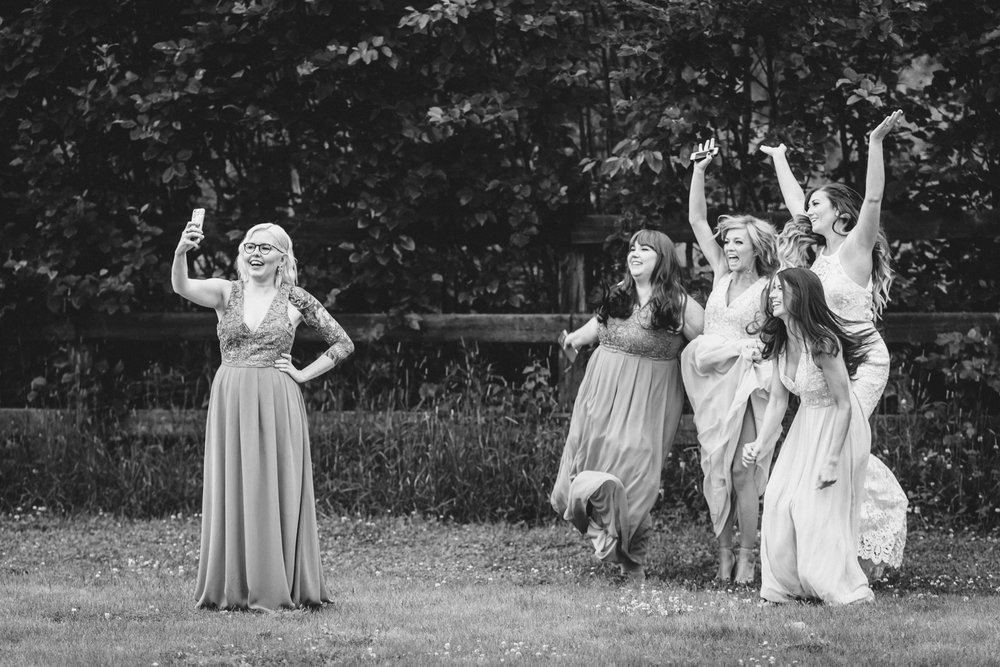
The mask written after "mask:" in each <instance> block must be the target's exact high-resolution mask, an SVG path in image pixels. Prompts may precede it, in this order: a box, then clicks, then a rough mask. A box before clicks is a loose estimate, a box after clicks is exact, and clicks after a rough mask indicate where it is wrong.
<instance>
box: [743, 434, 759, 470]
mask: <svg viewBox="0 0 1000 667" xmlns="http://www.w3.org/2000/svg"><path fill="white" fill-rule="evenodd" d="M759 453H760V442H758V441H757V440H754V441H752V442H748V443H747V444H745V445H743V456H742V462H743V467H744V468H746V467H749V466H751V465H753V464H754V463H756V462H757V454H759Z"/></svg>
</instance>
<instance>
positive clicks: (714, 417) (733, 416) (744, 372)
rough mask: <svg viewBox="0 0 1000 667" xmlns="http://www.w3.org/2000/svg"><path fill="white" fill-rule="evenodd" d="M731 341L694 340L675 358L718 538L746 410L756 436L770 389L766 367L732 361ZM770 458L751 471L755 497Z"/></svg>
mask: <svg viewBox="0 0 1000 667" xmlns="http://www.w3.org/2000/svg"><path fill="white" fill-rule="evenodd" d="M732 346H733V344H732V341H730V340H728V339H725V338H723V337H721V336H716V335H714V334H703V335H701V336H698V337H697V338H695V339H694V340H693V341H691V343H690V344H688V346H687V347H686V348H684V352H683V353H682V354H681V374H682V375H683V378H684V388H685V390H686V391H687V395H688V400H689V401H690V402H691V407H692V409H693V410H694V425H695V428H696V429H697V430H698V443H699V445H700V452H701V469H702V472H703V473H704V475H705V479H704V482H703V485H702V490H703V492H704V494H705V501H706V502H707V504H708V510H709V514H710V516H711V519H712V529H713V530H714V531H715V535H716V536H718V535H719V534H720V533H721V532H722V529H723V527H724V526H725V525H726V520H727V519H728V517H729V514H730V512H731V510H732V501H733V462H734V461H735V459H736V457H738V456H740V452H738V451H737V450H738V447H737V445H738V444H739V438H740V431H741V430H742V428H743V418H744V416H745V414H746V411H747V409H748V408H752V409H753V417H754V422H755V424H756V428H757V433H759V432H760V427H761V423H762V421H763V419H764V409H765V408H766V407H767V397H768V390H769V389H770V383H771V369H772V367H773V364H772V363H771V362H770V361H767V362H758V363H754V362H753V361H751V360H750V359H747V358H744V357H741V356H732V354H731V352H729V350H731V348H732ZM770 468H771V453H770V452H769V453H768V454H767V455H766V456H763V457H761V458H759V459H757V462H756V464H755V466H754V469H753V476H754V486H755V488H756V489H757V496H758V497H759V496H761V495H762V494H763V493H764V488H765V487H766V486H767V477H768V472H769V470H770ZM753 531H754V534H755V535H756V531H757V527H756V526H754V527H753Z"/></svg>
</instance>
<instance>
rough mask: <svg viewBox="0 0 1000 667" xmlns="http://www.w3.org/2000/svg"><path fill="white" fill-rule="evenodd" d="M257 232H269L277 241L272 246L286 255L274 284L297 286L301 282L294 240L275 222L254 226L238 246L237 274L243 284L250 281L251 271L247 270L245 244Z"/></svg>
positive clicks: (276, 274) (279, 266)
mask: <svg viewBox="0 0 1000 667" xmlns="http://www.w3.org/2000/svg"><path fill="white" fill-rule="evenodd" d="M257 232H269V233H270V234H271V236H273V237H274V240H275V243H273V244H272V245H274V247H275V248H277V249H278V250H280V251H281V252H282V254H283V255H284V258H283V259H282V262H281V264H279V265H278V271H277V272H276V273H275V276H274V284H275V285H278V286H280V285H281V284H282V283H288V284H290V285H295V284H297V283H298V281H299V269H298V262H296V261H295V253H294V252H293V251H292V239H291V237H290V236H289V235H288V232H286V231H285V230H284V229H282V227H281V225H279V224H276V223H273V222H262V223H260V224H259V225H254V226H253V227H251V228H250V229H248V230H247V233H246V234H244V236H243V240H242V241H240V243H239V245H238V246H236V273H237V274H238V275H239V277H240V280H241V281H243V282H247V281H248V280H250V270H249V268H247V258H246V254H245V253H244V252H243V244H244V243H246V242H247V241H248V240H249V239H250V237H252V236H253V235H254V234H256V233H257Z"/></svg>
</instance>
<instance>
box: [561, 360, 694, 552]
mask: <svg viewBox="0 0 1000 667" xmlns="http://www.w3.org/2000/svg"><path fill="white" fill-rule="evenodd" d="M683 406H684V392H683V388H682V386H681V378H680V370H679V365H678V361H677V359H670V360H656V359H649V358H646V357H641V356H637V355H632V354H626V353H623V352H618V351H616V350H612V349H608V348H606V347H604V346H599V347H598V348H597V349H596V350H595V351H594V354H593V355H592V356H591V358H590V362H589V363H588V364H587V371H586V373H585V374H584V378H583V382H582V383H581V384H580V390H579V393H578V394H577V397H576V402H575V403H574V405H573V415H572V417H571V419H570V425H569V434H568V436H567V438H566V446H565V448H564V449H563V454H562V459H561V461H560V463H559V473H558V475H557V476H556V482H555V486H554V488H553V490H552V494H551V496H550V502H551V503H552V507H553V509H555V511H556V512H557V513H558V514H559V515H560V516H562V517H563V518H564V519H566V520H567V521H570V522H572V523H573V525H574V526H575V527H576V528H577V530H579V531H580V532H581V533H583V534H585V535H587V536H588V537H590V539H591V541H592V543H593V545H594V551H595V554H596V555H597V557H598V558H600V559H602V560H606V561H609V562H614V563H621V564H623V565H625V566H635V565H643V564H644V563H645V560H646V543H647V541H648V531H649V528H650V526H651V525H652V521H651V519H650V510H651V509H652V507H653V504H654V503H655V502H656V498H657V495H658V493H659V490H660V470H661V469H662V468H663V462H664V460H665V459H666V457H667V455H668V454H669V452H670V448H671V446H672V445H673V441H674V435H675V434H676V433H677V424H678V422H679V421H680V417H681V410H682V409H683Z"/></svg>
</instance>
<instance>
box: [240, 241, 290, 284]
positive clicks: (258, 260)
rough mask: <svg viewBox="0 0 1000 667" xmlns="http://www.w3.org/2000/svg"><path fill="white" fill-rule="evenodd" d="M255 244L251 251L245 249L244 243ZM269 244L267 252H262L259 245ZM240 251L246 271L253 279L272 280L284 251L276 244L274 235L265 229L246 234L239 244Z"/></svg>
mask: <svg viewBox="0 0 1000 667" xmlns="http://www.w3.org/2000/svg"><path fill="white" fill-rule="evenodd" d="M248 243H250V244H256V246H257V247H255V248H254V250H253V252H247V251H246V244H248ZM262 245H264V246H271V250H270V252H268V253H266V254H265V253H264V252H263V249H262V248H261V246H262ZM240 252H242V253H243V258H244V259H245V260H246V266H247V273H248V275H249V277H250V278H251V279H254V280H261V281H267V280H272V281H273V280H274V278H275V275H276V274H277V272H278V266H279V265H280V264H281V261H282V259H283V256H284V253H282V251H281V248H280V247H279V246H278V239H277V238H275V235H274V234H272V233H270V232H269V231H266V230H259V231H256V232H254V233H253V234H251V235H250V236H248V237H247V238H246V239H245V240H244V241H243V244H242V245H241V246H240Z"/></svg>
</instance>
